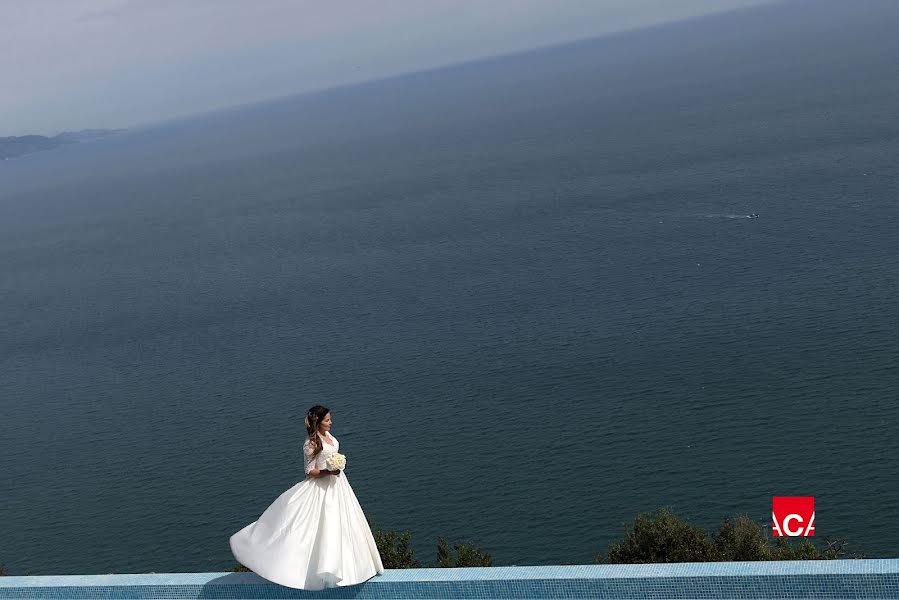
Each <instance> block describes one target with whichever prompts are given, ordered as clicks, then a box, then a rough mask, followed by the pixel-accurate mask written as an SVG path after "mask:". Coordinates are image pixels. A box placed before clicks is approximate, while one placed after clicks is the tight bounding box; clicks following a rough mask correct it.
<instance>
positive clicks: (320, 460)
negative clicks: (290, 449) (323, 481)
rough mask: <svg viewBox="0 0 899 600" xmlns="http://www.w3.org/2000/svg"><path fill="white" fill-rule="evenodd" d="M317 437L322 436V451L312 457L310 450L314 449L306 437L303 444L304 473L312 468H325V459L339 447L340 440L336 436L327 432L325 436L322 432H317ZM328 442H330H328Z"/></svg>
mask: <svg viewBox="0 0 899 600" xmlns="http://www.w3.org/2000/svg"><path fill="white" fill-rule="evenodd" d="M318 437H320V438H322V451H321V452H319V453H318V455H317V456H315V457H312V456H311V455H312V451H313V450H314V449H315V448H314V447H313V446H312V444H311V443H310V442H309V440H308V439H307V440H306V442H305V443H304V444H303V463H304V466H305V469H306V473H307V474H308V473H309V471H311V470H312V469H327V468H328V467H327V465H326V464H325V461H326V460H328V457H329V456H331V455H332V454H334V453H336V452H337V451H338V450H339V449H340V442H338V441H337V438H336V437H334V436H333V435H331V434H330V433H328V436H327V437H325V436H323V435H322V434H320V433H319V434H318ZM328 442H331V443H330V444H329V443H328Z"/></svg>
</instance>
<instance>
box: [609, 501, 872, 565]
mask: <svg viewBox="0 0 899 600" xmlns="http://www.w3.org/2000/svg"><path fill="white" fill-rule="evenodd" d="M824 543H825V545H826V548H824V549H823V550H822V549H820V548H819V547H818V546H817V545H815V544H814V543H813V542H812V541H811V539H810V538H800V539H799V540H798V541H797V542H793V541H792V540H791V539H790V538H785V537H777V538H774V537H772V536H771V535H770V533H769V532H768V531H767V529H766V528H765V527H764V526H763V525H761V524H760V523H758V522H756V521H754V520H753V519H752V518H751V517H749V516H748V515H740V516H738V517H737V518H735V519H732V518H730V517H728V518H725V519H724V521H723V522H722V524H721V527H720V528H719V529H718V531H717V532H716V533H715V534H714V535H712V536H709V535H708V534H707V533H706V532H705V531H704V530H703V529H701V528H699V527H697V526H695V525H692V524H690V523H688V522H686V521H684V520H683V519H681V518H679V517H677V516H676V515H675V514H674V513H673V512H672V511H671V510H670V509H669V508H667V507H664V508H661V509H659V510H658V511H656V513H655V514H649V513H641V514H639V515H637V517H636V518H635V519H634V524H633V528H632V529H631V530H630V531H628V530H625V538H624V539H623V540H618V541H614V542H612V543H611V544H609V549H608V558H604V557H603V556H602V554H601V553H596V556H595V557H594V562H597V563H601V562H610V563H663V562H709V561H746V560H822V559H836V558H841V557H843V556H844V555H845V554H846V552H845V547H846V542H845V541H843V540H834V539H831V538H825V539H824ZM853 558H864V555H863V554H859V553H856V554H855V555H854V556H853Z"/></svg>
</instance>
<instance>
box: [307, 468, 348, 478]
mask: <svg viewBox="0 0 899 600" xmlns="http://www.w3.org/2000/svg"><path fill="white" fill-rule="evenodd" d="M306 474H307V475H308V476H309V477H325V476H327V475H339V474H340V471H329V470H327V469H311V470H310V471H309V472H308V473H306Z"/></svg>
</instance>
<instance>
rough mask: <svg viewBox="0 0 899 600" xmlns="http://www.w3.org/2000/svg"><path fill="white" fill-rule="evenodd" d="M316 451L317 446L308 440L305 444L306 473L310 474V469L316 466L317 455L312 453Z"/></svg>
mask: <svg viewBox="0 0 899 600" xmlns="http://www.w3.org/2000/svg"><path fill="white" fill-rule="evenodd" d="M313 452H315V448H314V447H313V446H312V442H310V441H309V440H306V443H305V444H303V466H304V467H305V469H306V474H307V475H308V474H309V471H311V470H312V469H314V468H315V457H314V456H312V453H313Z"/></svg>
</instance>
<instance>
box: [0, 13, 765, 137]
mask: <svg viewBox="0 0 899 600" xmlns="http://www.w3.org/2000/svg"><path fill="white" fill-rule="evenodd" d="M768 1H770V0H377V1H374V0H366V1H361V0H360V1H355V2H327V1H321V0H316V1H311V0H309V1H307V0H0V136H4V135H22V134H25V133H41V134H54V133H58V132H60V131H64V130H75V129H82V128H86V127H129V126H134V125H139V124H145V123H149V122H153V121H159V120H165V119H168V118H171V117H175V116H181V115H186V114H192V113H198V112H205V111H208V110H212V109H216V108H223V107H226V106H234V105H238V104H244V103H247V102H251V101H255V100H262V99H266V98H272V97H277V96H283V95H287V94H291V93H295V92H302V91H308V90H315V89H321V88H325V87H330V86H333V85H336V84H341V83H349V82H353V81H361V80H365V79H374V78H378V77H383V76H387V75H394V74H399V73H404V72H408V71H415V70H420V69H424V68H428V67H433V66H439V65H445V64H451V63H457V62H463V61H467V60H471V59H475V58H480V57H486V56H491V55H497V54H504V53H507V52H512V51H516V50H526V49H529V48H535V47H539V46H546V45H550V44H555V43H559V42H564V41H569V40H574V39H580V38H586V37H593V36H598V35H602V34H604V33H610V32H615V31H622V30H627V29H635V28H639V27H644V26H647V25H651V24H655V23H661V22H665V21H672V20H677V19H682V18H687V17H691V16H697V15H703V14H708V13H712V12H720V11H726V10H730V9H733V8H737V7H740V6H746V5H752V4H762V3H766V2H768Z"/></svg>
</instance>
